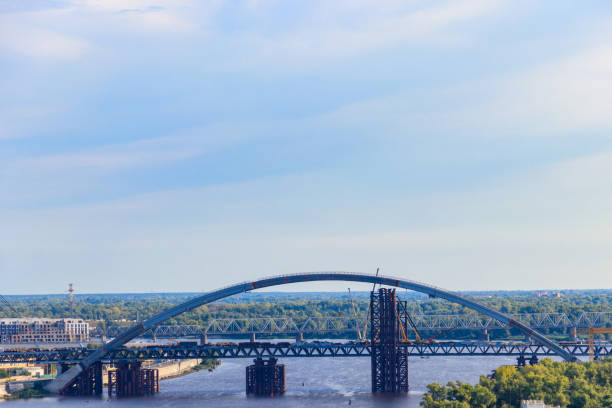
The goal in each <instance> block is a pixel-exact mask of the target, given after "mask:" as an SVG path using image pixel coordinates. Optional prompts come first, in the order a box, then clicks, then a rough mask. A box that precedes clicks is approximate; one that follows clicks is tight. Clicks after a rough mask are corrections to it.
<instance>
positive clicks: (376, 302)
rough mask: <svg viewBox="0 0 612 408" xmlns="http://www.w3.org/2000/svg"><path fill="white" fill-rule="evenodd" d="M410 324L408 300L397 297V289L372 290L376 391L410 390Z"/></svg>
mask: <svg viewBox="0 0 612 408" xmlns="http://www.w3.org/2000/svg"><path fill="white" fill-rule="evenodd" d="M407 327H408V313H407V307H406V302H402V301H399V300H398V299H397V296H396V294H395V289H384V288H381V289H379V290H378V291H372V292H370V342H371V343H370V344H371V347H372V350H371V354H370V356H371V364H372V392H373V393H400V392H408V345H407V343H406V341H405V337H406V334H405V333H406V328H407ZM402 340H404V341H402Z"/></svg>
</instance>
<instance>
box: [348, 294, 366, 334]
mask: <svg viewBox="0 0 612 408" xmlns="http://www.w3.org/2000/svg"><path fill="white" fill-rule="evenodd" d="M348 293H349V299H351V305H352V306H353V316H355V325H356V326H357V337H359V340H364V337H365V333H363V335H362V334H361V330H360V329H359V319H358V316H357V309H355V302H353V295H351V288H348Z"/></svg>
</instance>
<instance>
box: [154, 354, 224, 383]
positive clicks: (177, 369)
mask: <svg viewBox="0 0 612 408" xmlns="http://www.w3.org/2000/svg"><path fill="white" fill-rule="evenodd" d="M220 364H221V361H220V360H217V359H204V360H197V359H193V360H183V361H180V362H179V363H178V364H175V365H171V366H166V367H150V368H157V369H158V370H159V379H160V380H168V379H170V378H176V377H182V376H184V375H187V374H191V373H195V372H198V371H201V370H209V371H212V370H214V369H215V368H217V367H218V366H219V365H220Z"/></svg>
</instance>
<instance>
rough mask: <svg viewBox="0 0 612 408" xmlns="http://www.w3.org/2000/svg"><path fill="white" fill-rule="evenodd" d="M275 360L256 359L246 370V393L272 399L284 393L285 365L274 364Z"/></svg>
mask: <svg viewBox="0 0 612 408" xmlns="http://www.w3.org/2000/svg"><path fill="white" fill-rule="evenodd" d="M276 361H277V360H276V359H275V358H271V359H269V360H267V361H266V360H262V359H261V358H257V359H255V360H253V362H254V363H255V364H252V365H250V366H248V367H247V368H246V393H247V395H248V394H253V395H258V396H265V397H274V396H276V395H282V394H284V392H285V388H286V386H285V365H284V364H276Z"/></svg>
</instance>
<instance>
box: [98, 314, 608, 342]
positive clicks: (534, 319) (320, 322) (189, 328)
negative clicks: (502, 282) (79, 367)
mask: <svg viewBox="0 0 612 408" xmlns="http://www.w3.org/2000/svg"><path fill="white" fill-rule="evenodd" d="M511 317H513V318H514V319H515V320H518V321H520V322H522V323H523V324H526V325H528V326H529V327H534V328H540V329H546V328H548V329H554V328H558V329H564V328H572V327H606V326H612V312H583V313H580V314H578V315H576V316H568V315H567V314H565V313H527V314H517V315H511ZM366 318H367V317H366V316H365V315H363V316H327V317H308V318H306V319H304V320H296V319H293V318H291V317H261V318H244V319H242V318H225V319H216V318H214V319H211V320H210V321H209V322H208V323H207V324H206V325H205V326H196V325H174V326H169V325H160V326H156V327H154V328H153V329H151V330H150V331H149V333H150V334H151V335H153V336H154V337H158V338H163V337H187V336H201V335H203V334H206V335H232V334H236V335H240V334H244V335H247V334H251V333H258V334H297V333H346V332H356V331H357V330H359V329H361V328H363V327H364V325H365V321H366ZM412 320H413V321H414V323H415V325H416V328H417V329H418V330H444V329H457V330H484V329H487V330H495V329H508V328H509V326H508V325H506V324H504V323H501V322H500V321H499V320H496V319H493V318H491V317H487V316H484V315H479V314H473V313H470V314H462V315H414V316H412ZM123 330H125V328H124V327H119V326H111V327H109V328H108V329H106V330H102V328H98V327H96V328H95V329H93V330H92V331H91V335H93V336H102V335H105V336H107V337H115V336H118V335H119V334H121V332H122V331H123Z"/></svg>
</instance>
